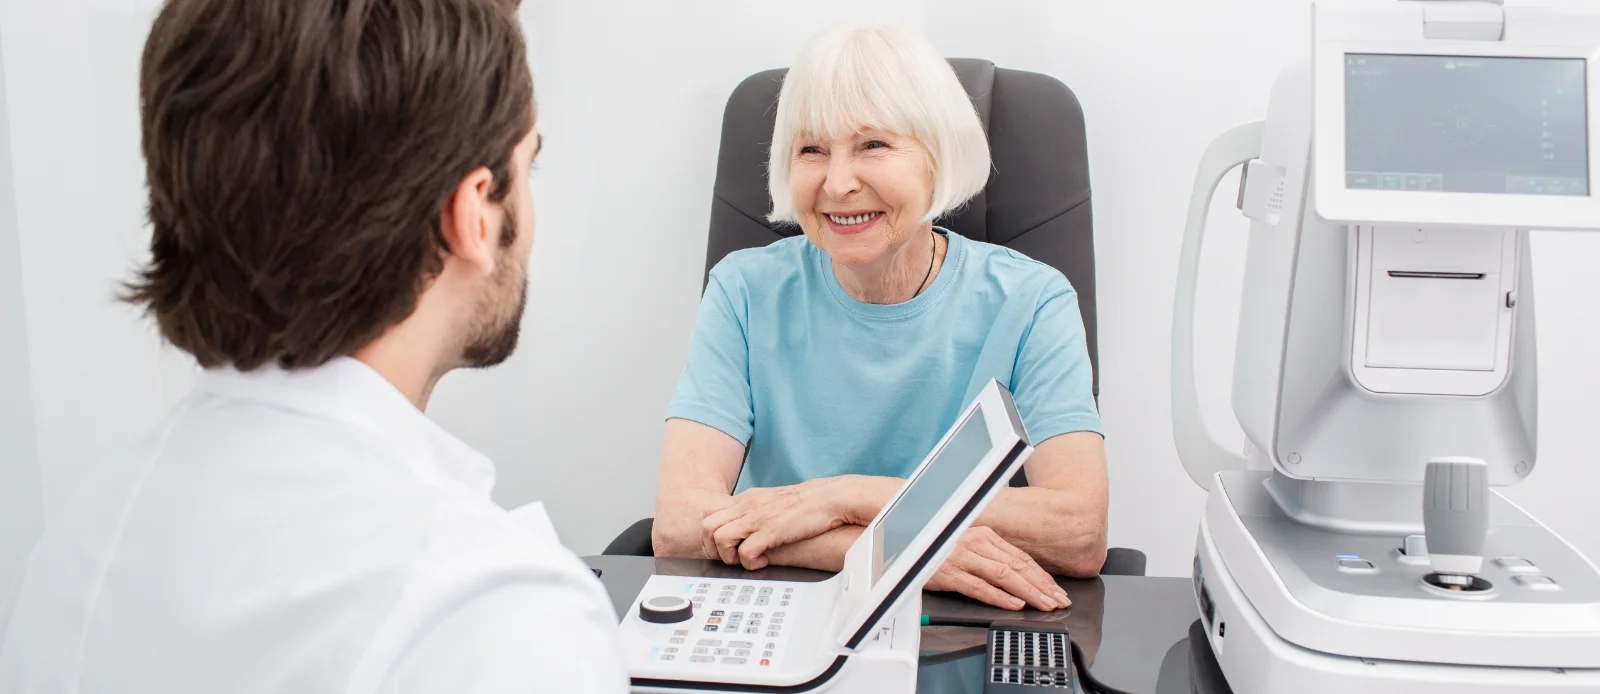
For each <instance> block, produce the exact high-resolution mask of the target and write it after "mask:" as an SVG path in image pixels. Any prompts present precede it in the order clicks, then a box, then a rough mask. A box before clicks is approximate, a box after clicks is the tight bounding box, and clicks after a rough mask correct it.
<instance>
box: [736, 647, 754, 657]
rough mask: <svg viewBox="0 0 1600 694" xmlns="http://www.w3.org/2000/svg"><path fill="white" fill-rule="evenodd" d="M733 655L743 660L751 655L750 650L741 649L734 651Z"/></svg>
mask: <svg viewBox="0 0 1600 694" xmlns="http://www.w3.org/2000/svg"><path fill="white" fill-rule="evenodd" d="M733 654H734V655H736V656H739V657H741V658H743V657H745V656H748V655H750V649H748V648H740V649H738V650H736V651H734V652H733Z"/></svg>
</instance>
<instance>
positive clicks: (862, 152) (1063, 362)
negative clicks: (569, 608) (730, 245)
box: [652, 28, 1107, 610]
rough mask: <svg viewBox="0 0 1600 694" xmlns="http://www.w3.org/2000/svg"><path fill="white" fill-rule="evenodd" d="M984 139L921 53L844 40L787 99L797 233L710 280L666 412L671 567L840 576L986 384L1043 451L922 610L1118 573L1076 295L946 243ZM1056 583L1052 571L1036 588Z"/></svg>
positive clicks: (1044, 596)
mask: <svg viewBox="0 0 1600 694" xmlns="http://www.w3.org/2000/svg"><path fill="white" fill-rule="evenodd" d="M989 169H990V161H989V148H988V143H987V142H986V140H985V137H984V132H983V127H982V124H981V123H980V122H979V120H978V116H977V113H976V112H975V111H974V109H973V107H972V103H971V101H970V100H969V99H968V98H967V95H966V92H965V91H963V89H962V87H961V85H960V83H959V81H958V80H957V79H956V76H955V73H954V72H952V70H951V69H950V66H949V64H948V63H947V62H946V61H945V60H944V58H943V57H941V56H940V55H939V53H938V52H937V51H936V50H935V49H934V48H933V47H932V46H931V45H930V44H929V43H928V42H927V41H925V40H924V39H922V38H921V37H919V36H917V35H916V34H914V33H911V32H909V31H906V30H902V29H895V28H843V29H837V30H833V31H829V32H827V33H825V34H823V35H821V36H819V37H817V38H815V39H813V40H812V41H811V42H810V43H809V44H807V46H806V47H805V48H804V49H803V50H802V52H801V54H800V56H799V58H798V59H797V60H796V62H795V64H794V66H793V67H792V68H791V69H790V70H789V73H788V76H787V78H786V79H785V80H784V83H783V89H782V91H781V93H780V96H779V99H778V107H777V125H776V127H775V128H774V131H773V137H772V151H771V161H770V168H769V171H770V174H769V178H770V185H771V193H772V200H773V208H774V209H773V211H772V214H771V217H770V218H771V219H772V220H774V221H784V222H791V223H797V224H799V226H800V228H801V229H802V230H803V231H804V232H805V233H804V235H803V236H798V237H794V238H789V239H786V240H783V241H779V242H777V243H774V244H772V245H770V246H767V247H765V248H759V249H750V250H744V251H739V252H736V253H733V254H730V255H729V256H728V257H727V258H726V259H724V260H723V261H722V262H720V263H718V264H717V266H716V267H715V268H714V269H713V270H712V271H711V276H710V281H709V284H708V286H707V288H706V292H705V296H704V299H703V302H702V304H701V307H700V314H699V317H698V319H697V321H696V323H695V326H694V332H693V336H692V338H691V341H690V348H689V359H688V364H687V365H686V367H685V369H684V371H683V374H682V377H681V380H680V382H679V385H678V390H677V394H676V396H675V397H674V399H673V401H672V403H671V406H670V409H669V411H668V421H667V427H666V435H665V441H664V444H663V451H662V462H661V475H660V487H659V492H658V497H657V509H656V521H655V529H654V532H653V536H652V540H653V543H654V547H655V552H656V554H657V555H658V556H680V557H705V558H720V559H722V560H723V561H725V562H728V563H730V564H732V563H740V564H743V565H744V566H745V567H746V568H750V569H755V568H760V567H762V566H766V565H767V564H768V563H772V564H778V565H789V566H804V567H811V568H819V569H826V570H833V571H837V570H839V569H840V568H841V566H842V565H843V560H844V554H845V550H846V549H847V548H849V546H850V544H851V543H852V542H853V541H854V540H855V539H856V537H857V536H858V535H859V534H860V533H861V531H862V528H863V526H864V525H865V524H867V523H869V522H871V520H872V518H873V517H874V516H875V515H876V514H877V513H878V511H879V510H880V509H882V508H883V506H884V504H885V503H887V501H888V500H889V498H890V496H892V495H893V493H894V492H895V491H896V490H897V489H898V488H899V486H900V485H901V483H902V482H903V481H904V480H903V478H904V477H906V476H907V475H908V474H910V472H911V471H912V470H913V469H914V468H915V466H916V465H917V463H918V462H920V461H921V460H922V458H923V457H924V456H925V455H926V454H927V452H928V451H929V450H931V449H932V448H933V446H934V444H935V443H937V442H938V440H939V437H940V435H941V434H943V433H944V431H945V430H946V429H947V428H948V427H949V426H950V425H951V424H953V423H954V421H955V418H956V416H957V415H958V414H959V413H960V411H961V410H962V408H963V407H964V406H965V405H966V404H967V403H968V402H970V401H971V399H972V398H973V397H974V396H975V395H976V394H977V392H978V391H979V389H980V388H981V387H982V386H983V384H985V383H986V382H987V381H988V380H989V379H991V378H992V379H996V380H998V381H999V382H1000V383H1002V384H1005V385H1006V386H1007V387H1009V388H1010V390H1011V391H1012V393H1013V395H1014V398H1015V400H1016V404H1017V407H1018V409H1019V410H1020V412H1021V414H1022V418H1023V423H1024V426H1025V427H1026V428H1027V429H1028V432H1029V435H1030V438H1031V439H1032V440H1033V441H1034V443H1035V446H1036V450H1035V453H1034V454H1033V456H1032V457H1031V458H1030V459H1029V460H1028V461H1027V463H1026V467H1025V470H1026V472H1027V477H1028V481H1029V485H1030V486H1028V487H1025V488H1007V489H1004V490H1002V492H1001V493H1000V494H999V495H998V496H997V497H996V498H995V500H994V501H993V502H992V503H991V504H990V506H989V507H988V509H987V511H986V512H985V513H984V514H983V515H982V516H980V517H979V518H978V519H977V521H976V522H975V523H974V527H973V528H972V529H971V530H969V531H968V532H967V533H966V535H965V536H964V537H962V538H961V540H960V542H959V546H958V547H957V548H956V550H955V551H954V552H953V553H952V555H951V557H950V558H949V560H948V561H947V562H946V563H945V564H944V566H943V567H942V568H941V570H940V571H939V572H938V573H937V574H936V575H935V577H934V578H933V579H932V580H931V581H930V582H929V583H928V586H927V587H928V589H930V590H949V591H959V592H961V593H964V594H966V595H969V596H971V597H973V598H976V599H978V600H982V601H984V602H987V603H990V604H993V605H996V606H999V607H1006V608H1011V609H1020V608H1022V607H1023V605H1024V602H1026V604H1028V605H1031V606H1033V607H1034V608H1036V609H1044V610H1051V609H1056V608H1058V607H1064V606H1066V605H1067V604H1068V600H1067V596H1066V594H1065V593H1063V592H1062V591H1061V590H1060V589H1059V588H1058V587H1057V586H1056V584H1055V582H1054V580H1053V579H1052V578H1051V577H1050V576H1049V573H1056V574H1064V575H1068V576H1091V575H1094V574H1095V573H1096V572H1098V571H1099V569H1100V566H1101V565H1102V563H1103V562H1104V560H1105V530H1106V503H1107V480H1106V468H1105V453H1104V444H1103V440H1102V438H1101V435H1100V431H1099V428H1100V422H1099V418H1098V415H1097V413H1096V410H1095V404H1094V400H1093V397H1092V395H1091V391H1090V383H1091V373H1090V363H1089V357H1088V352H1087V348H1086V345H1085V338H1084V329H1083V322H1082V319H1081V317H1080V315H1079V312H1078V305H1077V295H1076V293H1075V292H1074V291H1073V288H1072V286H1071V285H1070V284H1068V282H1067V279H1066V278H1065V277H1063V276H1062V275H1061V273H1060V272H1057V271H1056V270H1055V269H1053V268H1051V267H1049V266H1047V265H1044V264H1042V263H1039V262H1037V261H1034V260H1032V259H1029V258H1027V257H1025V256H1023V255H1021V254H1019V253H1017V252H1015V251H1011V250H1008V249H1005V248H1001V247H997V246H992V245H989V244H985V243H980V242H977V241H971V240H968V239H965V238H962V237H961V236H959V235H957V234H954V233H951V232H950V231H948V230H946V229H942V228H940V227H936V226H934V225H933V220H935V219H937V218H939V216H940V215H943V214H945V213H946V212H949V211H950V210H952V209H954V208H957V207H958V206H960V205H961V204H963V203H965V202H966V201H967V200H968V199H969V198H971V197H972V196H973V195H975V194H976V193H977V192H978V191H980V190H981V189H982V188H983V186H984V185H985V182H986V181H987V179H988V176H989ZM1047 572H1048V573H1047Z"/></svg>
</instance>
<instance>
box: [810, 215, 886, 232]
mask: <svg viewBox="0 0 1600 694" xmlns="http://www.w3.org/2000/svg"><path fill="white" fill-rule="evenodd" d="M823 216H824V217H827V218H828V227H829V228H831V229H833V232H834V233H836V234H846V235H849V234H859V233H861V232H863V231H866V230H867V229H869V228H871V227H872V225H873V224H876V223H877V221H878V218H879V217H882V216H883V213H882V212H879V211H876V210H861V211H849V212H845V213H844V214H835V213H831V212H830V213H824V214H823Z"/></svg>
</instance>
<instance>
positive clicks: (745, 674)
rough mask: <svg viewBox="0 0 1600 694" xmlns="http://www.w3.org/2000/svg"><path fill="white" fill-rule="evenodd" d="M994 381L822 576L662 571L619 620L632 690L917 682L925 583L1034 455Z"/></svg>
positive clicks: (907, 688)
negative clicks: (833, 570)
mask: <svg viewBox="0 0 1600 694" xmlns="http://www.w3.org/2000/svg"><path fill="white" fill-rule="evenodd" d="M1032 451H1033V449H1032V447H1031V446H1030V445H1029V442H1028V438H1027V433H1026V430H1025V429H1024V428H1023V425H1022V419H1021V416H1020V415H1019V414H1018V412H1017V409H1016V406H1015V404H1014V403H1013V402H1012V400H1011V395H1010V393H1009V392H1008V391H1007V390H1006V389H1005V387H1003V386H1001V385H1000V384H999V383H998V382H995V381H990V382H989V383H988V384H987V385H986V386H984V387H983V388H982V390H981V391H980V392H979V393H978V395H977V396H976V398H975V399H974V400H973V401H972V403H971V404H969V405H968V406H967V407H966V408H965V410H964V411H963V412H962V413H961V414H960V416H959V417H957V419H956V423H955V424H954V425H952V426H951V427H950V429H949V430H948V431H946V432H945V434H944V435H943V437H941V439H940V440H939V442H938V444H937V445H935V446H934V448H933V450H932V451H930V452H929V453H928V455H927V456H926V457H925V458H924V459H923V460H922V462H921V463H920V464H919V465H918V466H917V468H916V470H915V471H914V472H913V473H912V474H911V476H910V477H909V478H908V479H907V480H906V482H905V483H904V484H903V485H901V487H900V489H899V491H898V492H896V494H895V496H894V497H893V498H892V499H890V501H889V503H888V504H886V505H885V506H884V508H883V510H882V511H880V512H879V513H878V515H877V517H876V518H874V519H873V520H872V522H871V523H870V524H869V525H868V526H867V527H866V528H865V530H863V532H862V533H861V536H860V537H859V538H858V539H857V540H856V542H855V544H853V545H851V547H850V549H849V551H848V552H847V553H846V555H845V562H844V569H843V570H842V571H840V572H839V573H838V574H837V575H835V576H833V577H831V578H829V579H827V580H824V581H820V582H816V583H800V582H787V581H766V580H727V579H717V578H709V577H689V576H664V575H657V576H652V577H651V578H650V579H649V581H647V582H646V584H645V587H644V589H643V590H642V591H640V593H639V596H638V597H637V598H636V599H635V601H634V603H633V605H632V607H631V608H630V609H629V611H628V613H627V614H626V615H625V616H624V617H623V620H622V624H621V625H620V627H619V630H620V636H621V641H622V645H623V648H624V651H625V659H626V662H627V666H628V672H629V675H630V676H631V678H632V685H633V689H634V691H656V692H682V691H728V690H730V688H736V689H738V690H739V691H754V692H762V691H780V690H781V691H786V692H795V691H824V690H828V689H836V688H837V689H847V690H848V691H871V692H873V693H874V694H889V693H892V692H905V693H906V694H910V692H913V691H914V690H915V688H916V672H917V651H918V647H919V645H920V643H921V604H922V597H921V596H922V586H923V584H925V583H927V581H928V578H929V577H930V576H932V575H933V572H934V571H936V570H937V569H938V568H939V566H940V565H941V564H942V563H943V562H944V560H945V558H946V557H947V556H949V554H950V551H951V550H952V549H954V547H955V543H956V540H957V539H959V537H960V534H961V533H962V532H964V531H965V530H966V529H967V528H968V527H970V526H971V524H972V521H973V520H974V519H976V518H977V517H978V515H979V513H981V512H982V510H983V508H984V507H985V506H986V505H987V504H988V503H989V501H990V500H991V499H992V498H993V497H994V495H995V493H996V492H998V491H999V489H1000V488H1001V487H1004V486H1005V485H1006V483H1007V482H1008V481H1009V480H1010V479H1011V477H1012V476H1013V475H1014V474H1015V473H1016V471H1017V470H1018V469H1019V468H1020V467H1021V465H1022V464H1023V462H1024V461H1025V460H1027V458H1028V456H1029V455H1031V454H1032Z"/></svg>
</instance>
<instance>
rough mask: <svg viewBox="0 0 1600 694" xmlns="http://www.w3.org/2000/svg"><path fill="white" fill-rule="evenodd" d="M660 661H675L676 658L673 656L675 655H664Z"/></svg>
mask: <svg viewBox="0 0 1600 694" xmlns="http://www.w3.org/2000/svg"><path fill="white" fill-rule="evenodd" d="M661 659H662V660H677V659H678V656H675V655H664V656H661Z"/></svg>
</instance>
